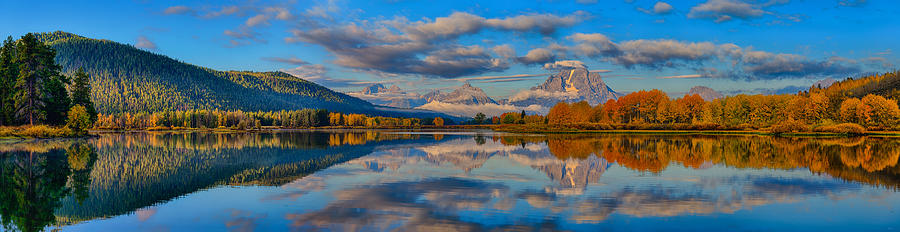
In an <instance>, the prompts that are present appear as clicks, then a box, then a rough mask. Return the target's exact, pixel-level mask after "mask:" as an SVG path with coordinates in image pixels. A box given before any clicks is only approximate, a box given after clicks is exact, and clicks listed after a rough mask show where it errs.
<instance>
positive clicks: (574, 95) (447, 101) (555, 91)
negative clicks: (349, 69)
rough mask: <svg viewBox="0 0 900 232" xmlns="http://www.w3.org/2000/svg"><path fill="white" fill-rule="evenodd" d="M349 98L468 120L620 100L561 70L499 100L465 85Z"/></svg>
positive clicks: (375, 91) (376, 91)
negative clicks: (562, 103)
mask: <svg viewBox="0 0 900 232" xmlns="http://www.w3.org/2000/svg"><path fill="white" fill-rule="evenodd" d="M348 94H350V95H351V96H355V97H359V98H361V99H365V100H368V101H370V102H372V103H374V104H376V105H384V106H391V107H401V108H419V109H428V110H432V111H438V112H444V113H448V114H452V115H457V116H469V117H471V115H474V114H475V113H478V112H483V113H486V114H489V115H499V114H501V113H504V112H512V111H520V110H526V111H529V112H534V113H546V112H547V110H549V108H550V107H552V106H553V105H555V104H556V103H558V102H560V101H565V102H577V101H587V102H588V103H590V104H593V105H596V104H601V103H604V102H606V101H607V100H610V99H618V98H619V97H621V96H623V95H622V94H620V93H618V92H616V91H614V90H613V89H612V88H610V87H609V86H608V85H606V83H605V82H603V80H602V79H601V77H600V74H599V73H597V72H590V71H588V70H587V68H584V67H573V68H566V69H563V70H560V71H559V73H557V74H553V75H550V76H549V77H548V78H547V79H546V80H545V81H544V83H542V84H540V85H538V86H535V87H532V88H531V89H529V90H524V91H522V92H519V93H517V94H515V95H513V96H511V97H510V98H509V99H501V100H494V99H492V98H491V97H490V96H488V95H487V94H486V93H485V92H484V90H482V89H481V88H478V87H475V86H472V84H470V83H468V82H466V83H464V84H463V85H462V86H460V87H457V88H455V89H454V90H453V91H451V92H441V91H439V90H433V91H431V92H429V93H427V94H421V95H420V94H416V93H408V92H404V91H402V90H400V88H399V87H397V86H396V85H395V86H391V88H385V87H384V85H382V84H373V85H370V86H367V87H365V88H363V89H362V90H360V91H358V92H349V93H348Z"/></svg>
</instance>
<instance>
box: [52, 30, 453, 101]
mask: <svg viewBox="0 0 900 232" xmlns="http://www.w3.org/2000/svg"><path fill="white" fill-rule="evenodd" d="M36 35H37V37H38V38H39V40H41V41H42V42H44V43H47V44H48V45H50V46H51V47H52V48H54V49H56V51H57V56H56V62H57V63H58V64H60V65H61V66H62V69H63V72H64V73H69V74H71V73H73V72H75V70H77V69H78V68H84V69H85V71H86V72H87V73H89V74H90V75H91V86H92V88H93V90H94V91H93V93H92V95H91V98H92V100H93V102H94V104H95V106H96V107H97V109H98V111H99V112H101V113H121V112H132V113H138V112H158V111H164V110H188V109H208V110H212V109H221V110H243V111H258V110H262V111H276V110H296V109H304V108H316V109H328V110H331V111H338V112H345V113H369V114H375V115H384V116H406V117H412V116H418V115H419V114H424V115H425V116H438V115H443V114H439V113H435V112H429V111H420V112H414V113H411V112H409V111H402V112H400V111H396V112H395V111H393V110H392V109H391V108H378V109H376V108H375V106H374V105H372V104H371V103H369V102H367V101H364V100H362V99H359V98H355V97H352V96H349V95H347V94H344V93H340V92H336V91H332V90H331V89H328V88H326V87H324V86H321V85H318V84H316V83H313V82H310V81H307V80H304V79H301V78H298V77H295V76H293V75H290V74H287V73H284V72H280V71H276V72H251V71H218V70H213V69H210V68H205V67H200V66H197V65H192V64H188V63H185V62H182V61H178V60H175V59H172V58H169V57H167V56H164V55H160V54H155V53H152V52H148V51H145V50H141V49H138V48H135V47H134V46H131V45H127V44H121V43H117V42H113V41H109V40H101V39H91V38H87V37H84V36H80V35H76V34H72V33H67V32H61V31H56V32H52V33H38V34H36Z"/></svg>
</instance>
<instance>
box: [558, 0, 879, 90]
mask: <svg viewBox="0 0 900 232" xmlns="http://www.w3.org/2000/svg"><path fill="white" fill-rule="evenodd" d="M776 3H779V1H775V2H774V3H771V4H776ZM566 39H567V40H569V41H571V42H573V44H572V45H568V46H566V45H558V46H559V47H560V48H558V49H556V50H560V51H566V52H569V53H571V54H572V55H575V56H581V57H589V58H595V59H598V60H601V61H606V62H610V63H613V64H617V65H621V66H623V67H626V68H635V67H646V68H652V69H662V68H679V67H685V66H688V67H691V66H694V70H695V71H697V72H698V74H693V75H690V76H691V77H693V78H699V77H704V78H723V77H724V78H733V79H777V78H796V77H812V76H814V75H818V76H839V75H847V74H853V73H858V72H859V71H860V70H861V69H860V67H859V63H868V64H871V63H873V62H880V61H881V60H882V59H878V58H875V59H870V60H860V61H863V62H860V61H857V60H852V59H847V58H842V57H836V56H835V57H829V58H827V59H825V60H821V61H817V60H814V59H810V58H808V57H805V56H800V55H794V54H773V53H770V52H765V51H755V50H753V49H752V48H749V47H748V48H742V47H740V46H738V45H735V44H731V43H725V44H714V43H712V42H685V41H676V40H665V39H659V40H644V39H639V40H628V41H621V42H618V43H616V42H614V41H612V40H610V39H609V37H607V36H605V35H603V34H598V33H594V34H583V33H575V34H572V35H570V36H567V37H566ZM716 61H719V62H730V64H731V66H732V67H734V68H735V69H733V70H717V69H715V68H713V67H703V66H704V65H705V64H709V63H710V62H716ZM557 65H558V64H553V63H548V64H546V65H545V67H547V68H556V66H557ZM873 66H876V65H873ZM882 66H883V67H887V66H885V65H883V64H882ZM679 77H682V78H684V76H679Z"/></svg>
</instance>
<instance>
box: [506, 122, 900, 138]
mask: <svg viewBox="0 0 900 232" xmlns="http://www.w3.org/2000/svg"><path fill="white" fill-rule="evenodd" d="M492 129H493V130H495V131H500V132H510V133H534V134H579V133H580V134H589V133H593V134H661V135H767V136H794V137H844V136H860V135H869V136H900V131H865V130H863V131H854V132H846V131H829V130H814V129H807V130H798V131H786V132H780V131H779V132H775V131H773V130H772V129H771V128H762V129H752V128H711V129H707V128H688V129H681V128H679V129H671V128H666V127H664V126H659V125H657V126H627V125H626V126H623V125H608V124H606V125H588V124H580V125H549V124H504V125H495V126H493V127H492Z"/></svg>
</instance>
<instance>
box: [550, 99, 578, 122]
mask: <svg viewBox="0 0 900 232" xmlns="http://www.w3.org/2000/svg"><path fill="white" fill-rule="evenodd" d="M572 117H573V113H572V108H571V107H570V106H569V103H566V102H559V103H556V105H554V106H553V108H550V112H549V113H547V119H548V123H549V124H570V123H574V121H573V118H572Z"/></svg>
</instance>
